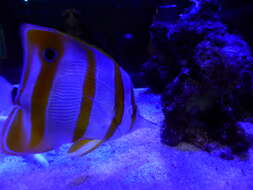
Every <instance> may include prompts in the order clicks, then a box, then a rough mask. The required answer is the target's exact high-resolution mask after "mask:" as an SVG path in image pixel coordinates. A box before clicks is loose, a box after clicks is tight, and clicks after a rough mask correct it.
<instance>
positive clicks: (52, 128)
mask: <svg viewBox="0 0 253 190" xmlns="http://www.w3.org/2000/svg"><path fill="white" fill-rule="evenodd" d="M21 33H22V40H23V51H24V65H23V73H22V77H21V84H20V86H19V89H18V92H17V96H16V98H15V101H14V106H13V108H12V110H11V112H10V114H9V115H8V118H7V120H6V122H5V124H4V127H3V129H2V131H1V138H0V141H1V143H0V145H1V149H2V151H3V152H5V153H8V154H14V155H24V154H29V153H41V152H46V151H49V150H51V149H54V148H56V147H58V146H60V145H62V144H65V143H71V142H73V143H74V144H73V146H72V147H71V148H70V150H69V152H76V151H80V150H82V151H81V153H87V152H90V151H91V150H93V149H95V148H96V147H98V146H99V145H100V144H101V143H102V142H104V141H105V140H108V139H112V138H117V137H120V136H122V135H123V134H126V133H128V132H130V131H132V130H133V129H134V128H135V127H134V126H135V121H136V118H137V116H138V113H137V106H136V104H135V99H134V94H133V84H132V82H131V79H130V77H129V75H128V74H127V73H126V72H125V71H124V70H123V69H122V68H121V67H120V66H119V65H118V64H117V63H116V62H115V61H114V60H113V59H112V58H111V57H110V56H108V55H106V54H105V53H104V52H102V51H100V50H99V49H97V48H95V47H93V46H91V45H89V44H87V43H85V42H81V41H79V40H77V39H75V38H73V37H71V36H69V35H66V34H63V33H61V32H59V31H57V30H55V29H50V28H46V27H40V26H35V25H29V24H25V25H23V26H22V29H21Z"/></svg>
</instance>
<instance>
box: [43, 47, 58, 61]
mask: <svg viewBox="0 0 253 190" xmlns="http://www.w3.org/2000/svg"><path fill="white" fill-rule="evenodd" d="M43 55H44V58H45V59H46V61H47V62H53V61H54V60H55V59H56V57H57V51H56V50H55V49H52V48H47V49H45V50H44V53H43Z"/></svg>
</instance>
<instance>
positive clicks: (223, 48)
mask: <svg viewBox="0 0 253 190" xmlns="http://www.w3.org/2000/svg"><path fill="white" fill-rule="evenodd" d="M192 1H193V0H192ZM193 2H194V5H193V6H191V7H190V8H187V9H186V10H185V12H184V13H183V14H182V15H181V18H180V19H179V21H178V23H177V24H175V25H169V24H168V25H164V24H160V23H159V24H157V23H154V24H153V26H152V30H151V48H150V50H151V51H150V53H151V55H152V57H151V58H150V59H149V60H148V61H147V63H145V64H144V69H143V70H144V76H145V78H146V80H147V82H148V85H149V87H150V88H151V90H152V91H153V92H156V93H160V94H162V105H163V112H164V115H165V120H164V125H163V127H162V132H161V139H162V142H163V143H165V144H168V145H172V146H175V145H177V144H179V143H180V142H182V141H185V142H190V143H193V144H195V145H197V146H199V147H201V148H202V149H205V150H207V151H208V150H209V148H208V147H209V145H210V143H213V142H217V143H219V144H221V145H225V146H228V147H230V148H231V150H232V152H233V153H235V154H240V153H244V152H247V150H248V149H249V147H250V141H251V139H250V138H249V137H248V135H247V134H246V133H245V131H244V130H243V129H242V128H240V125H239V124H238V122H239V121H242V120H244V119H246V118H248V117H252V116H253V115H252V114H253V103H252V98H253V79H252V76H253V58H252V57H251V51H250V48H249V46H248V45H247V43H246V42H245V41H243V40H242V39H241V38H240V36H238V35H235V34H230V33H228V32H227V28H226V26H225V25H223V24H222V23H221V22H220V18H219V10H220V5H219V3H218V1H216V0H194V1H193Z"/></svg>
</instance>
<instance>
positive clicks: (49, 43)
mask: <svg viewBox="0 0 253 190" xmlns="http://www.w3.org/2000/svg"><path fill="white" fill-rule="evenodd" d="M62 38H63V37H62V36H61V35H60V34H57V33H52V32H47V31H39V30H31V31H29V33H28V43H29V48H32V47H33V46H35V47H39V48H40V50H39V53H40V55H39V56H40V60H41V62H42V66H41V70H40V73H39V76H38V78H37V81H36V84H35V87H34V90H33V95H32V107H31V122H32V130H31V141H30V146H31V147H32V148H35V147H36V146H37V145H39V144H40V142H41V141H42V139H43V136H44V132H45V131H44V130H45V116H46V108H47V104H48V97H49V95H50V91H51V88H52V85H53V80H54V76H55V73H56V70H57V66H58V64H59V60H60V58H61V56H62V55H63V40H64V39H62ZM46 48H52V49H55V50H56V51H57V53H58V55H57V58H56V60H55V61H54V62H51V63H48V62H46V60H45V59H44V57H43V51H44V50H45V49H46ZM31 53H34V52H31Z"/></svg>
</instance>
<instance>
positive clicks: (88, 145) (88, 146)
mask: <svg viewBox="0 0 253 190" xmlns="http://www.w3.org/2000/svg"><path fill="white" fill-rule="evenodd" d="M103 142H104V141H102V140H79V141H77V142H75V143H74V144H73V145H72V146H71V147H70V149H69V150H68V153H69V154H70V155H78V156H83V155H85V154H88V153H90V152H91V151H93V150H95V149H96V148H97V147H99V145H101V144H102V143H103Z"/></svg>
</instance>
